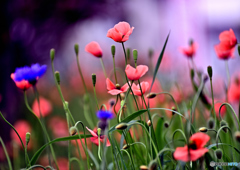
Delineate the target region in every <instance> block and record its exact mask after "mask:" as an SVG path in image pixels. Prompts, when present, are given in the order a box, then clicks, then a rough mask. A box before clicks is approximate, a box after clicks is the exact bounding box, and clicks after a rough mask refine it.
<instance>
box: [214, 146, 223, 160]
mask: <svg viewBox="0 0 240 170" xmlns="http://www.w3.org/2000/svg"><path fill="white" fill-rule="evenodd" d="M215 155H216V157H217V158H218V159H221V158H222V150H221V149H220V148H218V149H216V150H215Z"/></svg>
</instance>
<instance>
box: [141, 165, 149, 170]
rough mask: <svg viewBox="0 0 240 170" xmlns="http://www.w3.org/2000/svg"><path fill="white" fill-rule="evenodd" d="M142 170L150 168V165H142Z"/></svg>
mask: <svg viewBox="0 0 240 170" xmlns="http://www.w3.org/2000/svg"><path fill="white" fill-rule="evenodd" d="M140 170H148V167H147V166H146V165H141V166H140Z"/></svg>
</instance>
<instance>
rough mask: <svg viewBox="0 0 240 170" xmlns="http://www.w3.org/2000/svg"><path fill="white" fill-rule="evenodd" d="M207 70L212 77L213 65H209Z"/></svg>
mask: <svg viewBox="0 0 240 170" xmlns="http://www.w3.org/2000/svg"><path fill="white" fill-rule="evenodd" d="M207 72H208V76H209V77H210V79H212V67H211V66H208V67H207Z"/></svg>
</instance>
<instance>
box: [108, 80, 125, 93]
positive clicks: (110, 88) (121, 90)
mask: <svg viewBox="0 0 240 170" xmlns="http://www.w3.org/2000/svg"><path fill="white" fill-rule="evenodd" d="M106 83H107V90H108V93H110V94H111V95H118V94H120V93H124V92H126V91H127V89H128V84H127V83H126V84H124V85H123V86H122V87H121V86H120V85H119V84H116V86H115V85H114V84H113V82H111V80H109V78H107V80H106Z"/></svg>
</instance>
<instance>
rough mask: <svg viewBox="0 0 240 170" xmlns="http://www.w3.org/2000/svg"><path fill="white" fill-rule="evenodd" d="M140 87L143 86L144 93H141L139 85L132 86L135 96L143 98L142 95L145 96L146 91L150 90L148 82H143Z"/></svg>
mask: <svg viewBox="0 0 240 170" xmlns="http://www.w3.org/2000/svg"><path fill="white" fill-rule="evenodd" d="M140 85H141V89H142V91H141V89H140V86H139V84H138V85H136V84H134V83H133V84H132V91H133V93H134V95H137V96H142V95H144V94H145V92H146V91H147V90H148V88H149V83H148V82H146V81H143V82H141V83H140Z"/></svg>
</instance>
